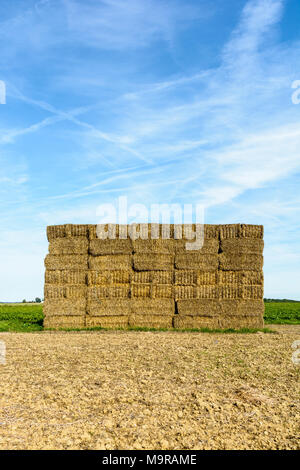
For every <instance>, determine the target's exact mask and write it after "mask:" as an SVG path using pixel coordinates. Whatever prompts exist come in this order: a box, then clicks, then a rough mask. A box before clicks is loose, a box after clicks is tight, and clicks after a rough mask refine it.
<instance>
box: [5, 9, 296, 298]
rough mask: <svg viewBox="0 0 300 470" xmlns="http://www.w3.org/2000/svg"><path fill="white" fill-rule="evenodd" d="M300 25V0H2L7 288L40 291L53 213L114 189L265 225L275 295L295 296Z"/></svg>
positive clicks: (75, 216) (67, 215)
mask: <svg viewBox="0 0 300 470" xmlns="http://www.w3.org/2000/svg"><path fill="white" fill-rule="evenodd" d="M299 22H300V2H299V0H249V1H246V0H226V2H225V1H224V0H214V1H209V0H126V1H125V0H122V1H121V0H103V1H101V0H84V1H83V0H40V1H37V0H35V1H34V0H14V1H13V2H12V1H11V0H1V3H0V41H1V53H0V80H2V81H4V82H5V84H6V90H7V96H6V104H5V105H2V104H1V105H0V182H1V185H0V195H1V199H0V211H1V218H0V224H1V228H0V258H1V270H0V300H1V301H14V300H16V301H17V300H22V299H23V298H27V299H31V298H34V297H35V296H43V276H44V266H43V258H44V256H45V254H46V252H47V248H48V245H47V240H46V235H45V229H46V225H48V224H60V223H97V216H96V209H97V206H99V205H100V204H103V203H114V202H115V201H116V198H118V197H119V196H127V197H128V201H129V203H140V202H142V203H144V204H146V205H148V206H150V204H152V203H169V204H170V203H180V204H184V203H193V204H196V203H200V204H203V205H204V206H205V222H206V223H238V222H241V223H250V224H263V225H264V226H265V244H266V247H265V268H264V271H265V296H266V297H274V298H281V297H286V298H292V299H300V287H299V286H300V268H299V266H300V240H299V228H300V209H299V207H300V205H299V202H300V191H299V185H300V104H299V105H296V104H293V102H292V94H293V93H294V92H295V91H296V92H297V90H293V89H292V84H293V82H294V81H295V80H300V29H299ZM299 96H300V93H299Z"/></svg>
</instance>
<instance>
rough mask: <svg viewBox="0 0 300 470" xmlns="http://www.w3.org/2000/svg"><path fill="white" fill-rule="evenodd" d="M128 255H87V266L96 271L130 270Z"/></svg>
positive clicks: (129, 257)
mask: <svg viewBox="0 0 300 470" xmlns="http://www.w3.org/2000/svg"><path fill="white" fill-rule="evenodd" d="M131 264H132V262H131V256H130V255H102V256H91V255H90V256H89V268H90V269H93V270H96V271H100V270H103V271H110V270H117V271H121V270H128V271H130V270H131Z"/></svg>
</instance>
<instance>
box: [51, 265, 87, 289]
mask: <svg viewBox="0 0 300 470" xmlns="http://www.w3.org/2000/svg"><path fill="white" fill-rule="evenodd" d="M86 277H87V271H84V270H78V269H77V270H72V271H71V270H70V271H69V270H66V269H54V270H48V269H46V271H45V283H47V284H61V285H63V284H73V285H85V284H86Z"/></svg>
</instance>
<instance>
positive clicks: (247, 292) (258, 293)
mask: <svg viewBox="0 0 300 470" xmlns="http://www.w3.org/2000/svg"><path fill="white" fill-rule="evenodd" d="M242 291H243V299H263V297H264V288H263V286H243V287H242Z"/></svg>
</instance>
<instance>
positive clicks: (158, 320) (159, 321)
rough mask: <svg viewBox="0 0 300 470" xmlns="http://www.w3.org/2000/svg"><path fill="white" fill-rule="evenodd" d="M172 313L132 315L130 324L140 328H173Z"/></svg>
mask: <svg viewBox="0 0 300 470" xmlns="http://www.w3.org/2000/svg"><path fill="white" fill-rule="evenodd" d="M172 319H173V316H171V315H143V314H141V315H139V314H135V315H130V316H129V326H131V327H140V328H172V326H173V323H172Z"/></svg>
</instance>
